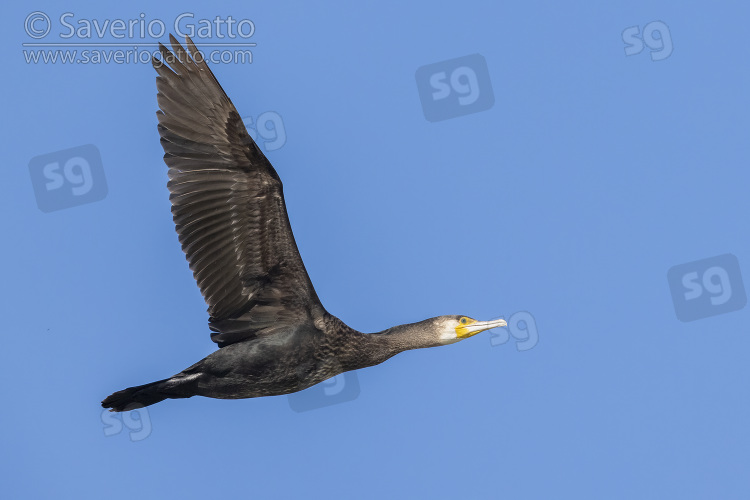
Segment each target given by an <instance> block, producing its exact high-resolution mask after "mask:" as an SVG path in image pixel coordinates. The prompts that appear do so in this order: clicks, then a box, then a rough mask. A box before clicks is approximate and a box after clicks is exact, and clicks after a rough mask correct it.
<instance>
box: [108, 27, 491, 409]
mask: <svg viewBox="0 0 750 500" xmlns="http://www.w3.org/2000/svg"><path fill="white" fill-rule="evenodd" d="M169 38H170V42H171V45H172V52H170V51H169V49H167V48H166V47H164V46H163V45H162V44H159V50H160V52H161V55H162V58H163V61H164V62H161V61H159V60H157V59H156V58H154V59H153V61H152V63H153V65H154V68H155V69H156V71H157V73H158V76H157V78H156V87H157V89H158V94H157V99H158V102H159V108H161V110H160V111H157V113H156V114H157V116H158V119H159V125H158V129H159V135H160V136H161V145H162V146H163V148H164V153H165V154H164V161H165V163H166V164H167V166H168V167H169V183H168V184H167V187H168V188H169V192H170V193H171V194H170V197H169V198H170V201H171V202H172V215H173V218H174V222H175V225H176V226H177V234H178V235H179V240H180V243H181V245H182V249H183V251H184V252H185V255H186V256H187V260H188V262H189V263H190V269H191V270H192V271H193V276H194V277H195V280H196V281H197V282H198V287H199V288H200V290H201V293H202V294H203V297H204V298H205V300H206V303H207V304H208V313H209V314H210V319H209V328H210V329H211V331H212V332H213V333H212V334H211V339H212V340H213V341H214V342H216V343H217V344H218V345H219V349H218V350H217V351H215V352H214V353H212V354H210V355H208V356H207V357H206V358H204V359H202V360H201V361H199V362H197V363H196V364H194V365H193V366H191V367H190V368H187V369H185V370H183V371H182V372H180V373H178V374H177V375H175V376H173V377H170V378H167V379H164V380H160V381H157V382H152V383H150V384H145V385H141V386H138V387H130V388H128V389H124V390H122V391H118V392H115V393H114V394H112V395H111V396H109V397H107V398H106V399H105V400H104V401H102V406H103V407H104V408H111V411H126V410H130V409H134V408H139V407H141V406H148V405H152V404H154V403H158V402H159V401H163V400H164V399H167V398H189V397H191V396H206V397H211V398H221V399H239V398H253V397H259V396H273V395H279V394H289V393H293V392H296V391H300V390H303V389H306V388H307V387H310V386H312V385H314V384H317V383H319V382H322V381H323V380H326V379H328V378H330V377H333V376H335V375H338V374H340V373H342V372H345V371H349V370H356V369H358V368H364V367H367V366H373V365H377V364H378V363H382V362H383V361H385V360H386V359H388V358H390V357H391V356H394V355H395V354H398V353H400V352H402V351H405V350H408V349H419V348H423V347H435V346H440V345H445V344H452V343H454V342H457V341H459V340H462V339H465V338H468V337H471V336H472V335H475V334H477V333H479V332H482V331H485V330H489V329H490V328H495V327H500V326H505V324H506V323H505V321H503V320H501V319H499V320H495V321H477V320H474V319H471V318H469V317H466V316H438V317H436V318H431V319H427V320H424V321H421V322H419V323H412V324H407V325H401V326H396V327H393V328H389V329H388V330H385V331H382V332H379V333H372V334H365V333H360V332H358V331H356V330H354V329H352V328H349V327H348V326H347V325H345V324H344V323H343V322H342V321H341V320H340V319H338V318H336V317H335V316H332V315H331V314H329V313H328V312H327V311H326V310H325V309H324V308H323V305H322V304H321V303H320V300H319V299H318V296H317V294H316V293H315V290H314V289H313V285H312V283H311V282H310V278H309V277H308V275H307V271H306V270H305V266H304V264H303V263H302V259H301V257H300V255H299V251H298V250H297V245H296V243H295V241H294V236H293V235H292V229H291V226H290V225H289V219H288V217H287V212H286V206H285V205H284V196H283V192H282V186H281V180H280V179H279V176H278V174H277V173H276V171H275V170H274V168H273V167H272V166H271V163H269V161H268V160H267V159H266V157H265V155H264V154H263V153H262V152H261V151H260V149H259V148H258V146H257V145H256V144H255V142H254V141H253V140H252V139H251V138H250V136H249V135H248V133H247V131H246V129H245V126H244V125H243V123H242V120H241V119H240V115H239V114H238V113H237V110H236V109H235V107H234V105H233V104H232V101H230V100H229V97H227V95H226V93H225V92H224V90H223V89H222V88H221V85H219V82H218V81H217V80H216V77H215V76H214V74H213V73H212V72H211V70H210V69H209V68H208V66H207V65H206V63H205V61H204V60H203V58H202V57H201V54H200V53H198V51H197V49H196V47H195V45H194V44H193V41H192V40H190V38H188V37H186V45H187V51H186V50H185V49H184V48H183V47H182V46H181V45H180V44H179V42H178V41H177V40H176V39H175V38H174V37H173V36H172V35H170V37H169ZM165 63H167V64H168V65H169V66H167V64H165Z"/></svg>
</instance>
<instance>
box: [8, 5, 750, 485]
mask: <svg viewBox="0 0 750 500" xmlns="http://www.w3.org/2000/svg"><path fill="white" fill-rule="evenodd" d="M565 4H566V5H562V4H561V3H559V2H550V1H545V2H542V1H526V2H519V1H514V2H503V3H502V4H497V3H492V2H461V3H458V4H455V5H453V6H445V7H440V8H438V7H436V5H435V4H434V3H429V2H412V3H409V4H404V3H402V2H401V3H397V2H385V3H384V2H377V3H372V4H371V5H370V6H362V5H358V6H352V5H350V4H349V3H344V2H330V3H327V4H326V5H324V6H315V7H313V6H311V5H306V4H305V3H302V2H295V3H284V5H266V4H261V3H259V2H252V3H246V4H244V5H243V6H238V5H237V4H231V3H223V2H211V3H210V5H207V4H205V2H203V3H200V4H198V3H196V2H182V3H179V4H177V3H164V4H160V5H159V6H157V7H154V6H153V4H147V3H145V2H136V3H133V4H130V5H128V6H127V7H124V6H117V7H114V6H105V5H103V4H102V3H101V2H83V1H73V2H67V3H64V4H59V3H57V2H46V1H42V2H37V3H36V4H35V5H33V6H32V7H20V6H11V7H6V9H5V11H6V15H4V16H3V19H2V21H1V22H2V24H3V29H2V31H1V33H2V34H1V35H0V36H1V37H2V39H3V42H4V46H5V47H6V48H7V49H8V51H9V52H10V53H9V55H8V56H7V57H6V58H5V71H4V74H5V75H6V76H5V79H4V82H3V87H4V89H3V90H4V93H5V95H6V100H5V102H4V106H5V115H6V119H5V120H3V122H2V124H0V127H2V133H3V137H5V142H4V145H5V148H4V150H5V153H6V154H7V155H8V156H9V157H8V158H7V159H6V163H5V169H4V172H5V175H6V176H7V177H6V181H5V182H4V184H3V185H4V187H5V189H4V195H3V197H2V200H3V201H2V204H3V209H4V210H3V211H4V213H5V214H6V217H5V224H4V227H5V231H6V233H5V234H6V237H5V242H6V243H5V245H3V248H2V250H0V252H2V257H3V261H4V262H5V270H4V281H5V297H6V298H5V300H3V301H2V302H3V306H2V307H3V309H2V312H3V317H4V319H5V332H6V333H5V336H4V341H3V349H2V350H0V359H1V360H2V361H1V362H0V377H1V378H2V380H3V383H2V385H0V391H1V392H0V394H1V395H2V398H3V401H4V402H5V405H4V411H3V412H2V417H0V422H2V424H3V425H2V426H1V428H2V431H0V447H1V448H2V449H3V453H2V454H1V455H0V464H1V467H0V477H1V478H2V481H0V483H2V485H3V486H2V490H3V491H4V492H5V491H8V492H10V493H12V497H13V498H50V497H60V496H61V495H62V496H71V497H72V496H75V497H77V498H102V497H104V496H106V497H108V498H132V497H133V496H145V497H169V498H172V497H174V498H176V497H185V498H198V497H205V496H206V495H211V496H212V497H213V496H218V495H235V496H247V495H251V496H253V497H254V498H301V497H312V498H315V497H326V496H327V497H338V498H342V497H343V498H352V497H359V498H382V497H384V496H388V497H391V496H395V497H401V498H427V497H429V498H499V497H503V498H552V497H558V498H559V497H571V498H572V497H576V498H665V497H670V498H747V495H748V494H749V493H750V479H748V475H747V469H748V466H750V446H749V445H750V431H749V430H748V426H747V422H748V419H750V405H748V398H747V385H748V378H749V377H748V375H749V370H748V363H747V352H748V350H749V349H750V337H748V333H750V332H749V331H748V327H747V324H748V321H747V320H748V309H747V307H745V302H746V299H745V295H746V294H745V292H744V289H745V286H746V285H745V284H744V283H743V278H744V277H747V276H748V274H747V273H748V269H750V237H749V236H748V233H747V231H746V230H745V227H744V225H742V221H744V220H745V219H746V217H745V214H747V212H748V209H749V208H750V198H748V196H747V186H748V181H750V175H749V174H748V173H747V172H748V170H747V161H748V160H747V158H748V154H749V153H750V150H749V149H750V148H748V141H747V132H748V116H750V113H748V107H749V106H750V102H749V97H748V92H747V89H748V87H749V84H750V72H749V71H748V69H747V64H746V61H747V55H748V43H747V29H746V28H747V27H746V19H747V17H748V14H750V11H749V8H748V6H747V4H746V3H743V2H724V3H722V6H721V7H717V6H715V5H709V4H705V5H703V6H698V5H695V3H691V4H690V5H685V3H684V2H675V1H662V2H659V1H657V2H653V1H652V2H645V1H630V2H615V3H608V4H606V5H604V4H601V5H594V2H565ZM35 11H38V12H40V13H41V14H43V15H45V16H47V17H46V19H48V20H49V27H50V31H49V33H48V34H47V35H46V36H41V35H43V32H44V31H45V24H44V23H45V22H46V21H45V18H44V17H43V16H42V17H40V16H38V15H36V18H31V17H30V16H32V14H33V13H34V12H35ZM67 12H70V13H72V14H71V15H70V16H68V17H66V18H65V19H66V20H67V21H66V22H68V23H72V24H74V25H75V26H79V27H80V26H82V24H80V23H83V24H85V23H87V22H88V23H89V24H91V23H93V22H94V20H95V21H96V22H97V23H98V26H99V27H100V28H101V27H102V26H105V25H104V23H105V22H108V23H113V22H114V21H115V20H118V19H120V20H123V21H125V22H127V21H128V20H139V19H143V22H144V23H149V22H154V23H156V22H157V21H161V22H162V23H163V24H164V25H165V26H166V27H167V30H168V31H173V30H172V26H173V24H174V22H175V19H176V18H178V17H179V16H180V15H181V14H184V13H188V14H189V16H188V17H184V18H183V20H186V21H187V23H185V24H183V25H182V26H183V28H185V29H188V28H187V27H186V25H189V24H191V23H193V24H194V25H198V22H199V20H201V19H211V20H213V19H215V18H216V17H217V16H218V17H219V18H220V19H224V20H225V19H226V18H227V17H228V16H232V18H234V19H236V20H243V19H246V20H250V21H252V26H253V27H254V33H253V34H252V36H251V37H249V38H242V37H239V38H240V39H241V40H240V41H241V42H243V43H254V44H255V45H254V46H252V48H251V49H250V50H251V53H252V63H249V62H247V61H246V62H245V63H239V62H231V63H227V64H221V63H218V64H212V65H211V66H212V69H213V71H214V73H215V74H216V76H217V78H218V79H219V81H220V82H221V84H222V86H223V87H224V89H225V90H226V91H227V93H228V94H229V96H230V97H231V99H232V100H233V102H234V104H235V106H236V107H237V108H238V110H239V112H240V114H241V115H242V116H243V117H245V119H246V123H248V125H249V126H252V127H255V128H256V132H255V133H256V134H257V136H259V138H260V139H263V141H262V142H263V144H262V147H263V148H264V149H265V150H266V151H267V156H268V158H269V159H270V160H271V162H272V163H273V164H274V166H275V167H276V169H277V171H278V172H279V175H280V176H281V178H282V180H283V182H284V191H285V195H286V201H287V206H288V210H289V215H290V219H291V224H292V227H293V230H294V233H295V236H296V239H297V243H298V246H299V248H300V252H301V254H302V257H303V259H304V261H305V264H306V266H307V269H308V271H309V274H310V276H311V279H312V281H313V283H314V285H315V288H316V290H317V292H318V295H319V296H320V297H321V300H322V301H323V304H324V305H325V306H326V308H327V309H328V310H329V311H330V312H331V313H333V314H335V315H337V316H339V317H340V318H341V319H343V320H344V321H345V322H347V323H348V324H349V325H351V326H352V327H354V328H357V329H359V330H362V331H367V332H371V331H379V330H382V329H385V328H387V327H390V326H393V325H395V324H401V323H406V322H413V321H419V320H421V319H424V318H427V317H431V316H437V315H442V314H465V315H469V316H472V317H475V318H477V319H491V318H496V317H499V316H503V317H505V318H506V319H508V320H509V322H510V327H509V328H508V329H504V330H497V331H493V332H489V333H484V334H481V335H478V336H476V337H474V338H472V339H469V340H466V341H464V342H461V343H459V344H455V345H452V346H448V347H441V348H435V349H427V350H420V351H412V352H407V353H403V354H400V355H398V356H396V357H395V358H393V359H391V360H389V361H388V362H386V363H384V364H382V365H380V366H377V367H373V368H368V369H365V370H360V371H359V372H356V373H352V374H350V375H349V376H348V377H343V378H337V379H335V380H332V381H329V383H327V384H323V385H321V386H318V387H316V388H312V389H310V390H309V392H306V393H304V394H301V395H299V396H297V399H294V398H288V397H286V396H281V397H273V398H265V399H250V400H240V401H221V400H213V399H206V398H192V399H187V400H168V401H165V402H163V403H159V404H158V405H155V406H152V407H149V408H148V409H147V410H141V411H136V412H131V413H129V414H122V415H117V416H113V415H110V414H103V413H102V410H101V408H100V407H99V401H101V399H102V398H103V397H105V396H107V395H108V394H110V393H111V392H113V391H115V390H118V389H121V388H124V387H127V386H132V385H138V384H142V383H146V382H150V381H153V380H157V379H161V378H165V377H167V376H170V375H172V374H174V373H177V372H179V371H180V370H182V369H183V368H185V367H187V366H189V365H191V364H192V363H194V362H195V361H197V360H199V359H200V358H202V357H204V356H206V355H207V354H208V353H210V352H212V350H213V349H214V344H213V343H212V342H211V341H210V339H209V331H208V328H207V325H206V320H207V316H206V312H205V309H206V306H205V303H204V302H203V299H202V298H201V296H200V294H199V292H198V288H197V287H196V286H195V283H194V281H193V278H192V276H191V273H190V271H189V269H188V266H187V262H186V261H185V258H184V255H183V254H182V251H181V250H180V248H179V245H178V242H177V237H176V234H175V231H174V227H173V224H172V220H171V214H170V212H169V201H168V192H167V190H166V182H167V175H166V166H165V165H164V163H163V161H162V159H161V157H162V154H163V152H162V149H161V146H160V144H159V140H158V133H157V130H156V115H155V111H156V109H157V103H156V88H155V82H154V78H155V72H154V70H153V69H152V68H151V67H150V66H149V65H147V64H139V63H130V64H118V63H116V62H109V63H101V64H92V63H89V64H65V63H62V62H60V61H58V62H57V63H46V64H45V63H36V64H34V63H27V62H26V59H25V58H27V57H34V56H29V54H30V53H32V52H39V51H41V50H42V49H39V48H34V47H30V46H23V45H22V44H24V43H26V44H28V43H42V42H47V43H58V44H59V43H66V44H72V43H86V44H89V45H91V44H94V43H125V44H126V46H125V47H120V49H122V50H126V49H127V50H130V49H133V46H134V45H137V44H144V43H145V44H148V43H154V41H155V40H154V39H153V38H150V37H148V36H146V37H145V38H143V39H141V38H139V37H138V36H137V35H138V34H137V33H136V34H135V35H136V36H135V37H134V38H129V37H125V38H124V39H121V38H116V35H117V32H114V33H113V32H111V31H107V30H109V29H110V28H111V27H112V24H106V26H105V28H104V36H103V37H101V38H99V37H98V35H96V34H93V35H92V36H91V37H90V38H85V37H83V36H79V35H82V33H80V32H76V33H75V34H74V36H72V37H67V38H62V37H61V35H65V34H66V28H65V26H64V25H63V24H61V22H60V17H61V15H63V14H65V13H67ZM141 13H143V14H144V16H143V17H140V15H141ZM152 26H157V24H153V25H152ZM248 26H250V24H249V23H245V25H244V27H245V28H247V27H248ZM223 28H226V26H223ZM221 35H222V32H216V31H214V32H213V33H211V34H210V36H201V37H199V36H196V37H194V40H195V42H196V44H197V45H198V46H199V48H200V47H201V46H202V45H204V44H209V43H226V42H227V41H228V38H220V36H221ZM34 36H40V38H34ZM158 40H159V41H162V42H163V41H165V40H167V35H166V34H164V35H162V36H160V37H158ZM56 48H57V47H54V48H51V49H50V50H55V49H56ZM149 48H150V47H146V49H149ZM151 48H152V47H151ZM45 49H49V48H45ZM65 49H67V50H70V49H73V50H84V49H88V50H92V49H94V50H100V51H101V53H102V54H107V53H111V52H112V51H114V50H116V48H112V47H110V48H103V47H100V46H97V47H92V46H89V47H73V48H71V47H66V48H65ZM223 49H226V50H228V51H229V52H228V53H229V54H230V55H231V54H232V53H234V52H236V51H237V50H239V49H237V48H226V47H224V48H223ZM24 50H25V51H26V52H25V53H24ZM227 57H229V56H227ZM259 127H260V130H258V128H259ZM260 139H259V140H260ZM45 169H46V170H45ZM75 188H77V191H74V189H75ZM74 192H78V194H73V193H74ZM743 273H744V275H743ZM742 325H745V326H742ZM4 496H5V495H4ZM8 498H10V496H8Z"/></svg>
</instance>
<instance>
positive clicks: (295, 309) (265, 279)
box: [154, 35, 322, 346]
mask: <svg viewBox="0 0 750 500" xmlns="http://www.w3.org/2000/svg"><path fill="white" fill-rule="evenodd" d="M170 42H171V45H172V52H170V51H169V50H168V49H167V48H166V47H164V46H163V45H161V44H159V50H160V51H161V55H162V58H163V61H164V62H161V61H158V60H154V67H155V68H156V71H157V72H158V74H159V76H158V77H157V78H156V86H157V89H158V91H159V93H158V94H157V98H158V102H159V107H160V108H161V111H158V112H157V116H158V118H159V134H160V135H161V144H162V146H163V147H164V153H165V154H164V161H165V163H166V164H167V166H168V167H169V183H168V184H167V186H168V188H169V191H170V193H171V195H170V201H171V202H172V215H173V218H174V222H175V225H176V227H177V233H178V235H179V240H180V243H181V244H182V249H183V251H184V252H185V255H186V256H187V260H188V262H189V263H190V269H191V270H192V271H193V276H195V280H196V281H197V282H198V287H199V288H200V290H201V293H202V294H203V297H204V298H205V299H206V303H207V304H208V312H209V314H210V316H211V317H210V320H209V326H210V327H211V330H213V331H214V332H215V333H213V334H212V335H211V337H212V338H213V340H214V341H215V342H217V343H219V345H220V346H224V345H228V344H231V343H234V342H238V341H241V340H245V339H248V338H253V337H255V336H257V335H267V334H273V333H274V332H276V331H278V330H279V329H282V328H286V327H288V326H291V325H295V324H300V323H312V322H313V321H314V318H316V317H317V315H318V314H320V312H321V311H322V306H321V305H320V301H319V300H318V297H317V295H316V294H315V290H314V289H313V286H312V283H311V282H310V278H309V277H308V275H307V272H306V271H305V266H304V264H303V263H302V259H301V258H300V256H299V252H298V250H297V245H296V243H295V242H294V236H293V235H292V229H291V226H290V225H289V219H288V217H287V213H286V206H285V204H284V195H283V192H282V185H281V180H280V179H279V176H278V175H277V174H276V171H275V170H274V168H273V167H272V166H271V164H270V163H269V161H268V160H267V159H266V157H265V156H264V155H263V153H262V152H261V151H260V150H259V149H258V146H257V145H256V144H255V142H254V141H253V140H252V138H250V136H249V135H248V133H247V130H246V129H245V126H244V124H243V123H242V120H241V119H240V115H239V114H238V113H237V110H236V109H235V107H234V105H233V104H232V102H231V101H230V100H229V98H228V97H227V95H226V93H225V92H224V90H223V89H222V88H221V85H219V82H218V81H217V80H216V77H215V76H214V75H213V73H212V72H211V70H210V69H209V68H208V66H207V65H206V64H205V62H203V60H202V58H201V56H200V54H198V52H197V49H196V48H195V45H194V44H193V42H192V40H190V39H189V38H187V39H186V42H187V49H188V50H187V51H186V50H185V49H184V48H183V47H182V46H181V45H180V44H179V43H178V42H177V40H176V39H175V38H174V37H172V36H171V35H170ZM165 63H166V64H165ZM167 64H168V65H169V66H167Z"/></svg>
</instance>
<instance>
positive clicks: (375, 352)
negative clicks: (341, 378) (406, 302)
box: [342, 321, 440, 370]
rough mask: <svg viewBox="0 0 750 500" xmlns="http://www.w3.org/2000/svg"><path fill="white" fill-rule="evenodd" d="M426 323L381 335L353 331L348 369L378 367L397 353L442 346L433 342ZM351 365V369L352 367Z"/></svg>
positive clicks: (411, 325) (344, 355) (390, 330)
mask: <svg viewBox="0 0 750 500" xmlns="http://www.w3.org/2000/svg"><path fill="white" fill-rule="evenodd" d="M425 323H426V322H425V321H422V322H419V323H410V324H407V325H399V326H395V327H393V328H389V329H387V330H383V331H382V332H378V333H359V332H354V331H352V332H351V333H350V334H349V335H348V336H349V338H350V340H349V342H347V344H349V345H348V346H347V348H346V352H345V353H342V357H343V358H344V359H345V360H346V364H347V365H348V367H347V369H349V370H355V369H357V368H365V367H367V366H373V365H377V364H379V363H382V362H383V361H385V360H386V359H388V358H391V357H393V356H395V355H396V354H398V353H400V352H403V351H407V350H409V349H420V348H422V347H434V346H436V345H440V344H439V343H435V342H434V341H432V340H431V336H430V335H429V332H428V328H427V326H428V325H426V324H425ZM349 366H351V368H350V367H349Z"/></svg>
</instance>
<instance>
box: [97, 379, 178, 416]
mask: <svg viewBox="0 0 750 500" xmlns="http://www.w3.org/2000/svg"><path fill="white" fill-rule="evenodd" d="M167 380H169V379H164V380H159V381H157V382H151V383H150V384H145V385H139V386H138V387H128V388H127V389H123V390H121V391H117V392H115V393H114V394H111V395H109V396H107V397H106V398H105V399H104V401H102V408H112V409H111V410H109V411H129V410H135V409H136V408H143V407H144V406H149V405H152V404H154V403H158V402H159V401H164V400H165V399H167V398H168V397H170V396H169V395H168V394H163V393H161V392H159V386H160V385H162V384H163V383H164V382H166V381H167Z"/></svg>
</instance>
